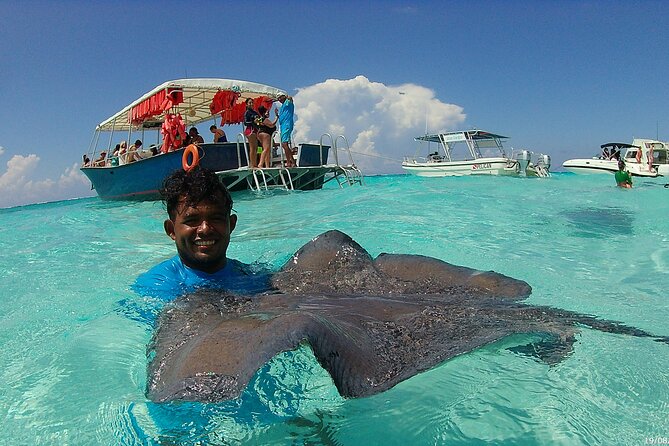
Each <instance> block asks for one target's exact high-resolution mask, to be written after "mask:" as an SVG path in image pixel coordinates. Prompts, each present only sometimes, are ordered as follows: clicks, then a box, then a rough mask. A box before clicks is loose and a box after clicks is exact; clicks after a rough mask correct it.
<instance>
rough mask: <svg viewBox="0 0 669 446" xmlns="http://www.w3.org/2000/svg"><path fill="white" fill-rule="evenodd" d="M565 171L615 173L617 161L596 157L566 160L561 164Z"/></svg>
mask: <svg viewBox="0 0 669 446" xmlns="http://www.w3.org/2000/svg"><path fill="white" fill-rule="evenodd" d="M562 167H564V170H566V171H567V172H573V173H580V174H598V173H606V174H611V173H615V172H616V171H617V170H618V161H616V160H602V159H596V158H590V159H574V160H567V161H565V162H564V163H563V164H562Z"/></svg>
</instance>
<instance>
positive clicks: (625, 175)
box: [616, 161, 632, 189]
mask: <svg viewBox="0 0 669 446" xmlns="http://www.w3.org/2000/svg"><path fill="white" fill-rule="evenodd" d="M616 184H617V185H618V187H623V188H626V189H629V188H631V187H632V176H631V175H630V173H629V172H627V171H626V170H625V162H624V161H618V171H617V172H616Z"/></svg>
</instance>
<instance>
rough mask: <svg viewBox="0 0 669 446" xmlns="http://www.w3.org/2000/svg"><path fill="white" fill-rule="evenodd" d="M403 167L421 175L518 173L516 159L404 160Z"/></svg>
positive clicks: (453, 175)
mask: <svg viewBox="0 0 669 446" xmlns="http://www.w3.org/2000/svg"><path fill="white" fill-rule="evenodd" d="M402 168H403V169H404V170H406V171H407V172H409V173H411V174H413V175H417V176H421V177H457V176H465V175H518V173H519V168H518V162H517V161H516V160H512V159H508V158H479V159H475V160H468V161H436V162H433V161H431V162H418V161H415V160H413V161H411V160H410V161H404V162H403V163H402Z"/></svg>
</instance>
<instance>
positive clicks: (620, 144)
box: [599, 142, 639, 150]
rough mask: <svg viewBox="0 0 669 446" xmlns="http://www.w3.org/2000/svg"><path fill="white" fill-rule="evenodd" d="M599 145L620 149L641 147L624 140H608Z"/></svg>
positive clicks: (604, 147) (603, 147)
mask: <svg viewBox="0 0 669 446" xmlns="http://www.w3.org/2000/svg"><path fill="white" fill-rule="evenodd" d="M599 147H600V148H602V149H608V148H613V149H618V150H621V149H630V148H634V149H638V148H639V146H634V145H632V144H627V143H624V142H607V143H606V144H602V145H601V146H599Z"/></svg>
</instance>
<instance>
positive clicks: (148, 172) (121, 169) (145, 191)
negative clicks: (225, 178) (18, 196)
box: [81, 143, 247, 200]
mask: <svg viewBox="0 0 669 446" xmlns="http://www.w3.org/2000/svg"><path fill="white" fill-rule="evenodd" d="M241 151H243V146H242V145H239V146H238V145H237V144H236V143H221V144H203V145H202V146H201V149H200V163H199V164H200V166H202V167H204V168H207V169H211V170H214V171H216V172H218V171H223V170H237V169H239V168H245V167H246V165H247V164H246V156H245V154H244V153H242V152H241ZM183 152H184V151H183V150H177V151H175V152H169V153H165V154H162V155H156V156H152V157H150V158H147V159H143V160H139V161H135V162H134V163H130V164H125V165H123V166H115V167H83V168H81V171H82V172H83V173H84V174H85V175H86V176H87V177H88V179H89V180H90V181H91V184H92V188H93V189H95V191H96V192H97V194H98V195H99V196H100V198H103V199H105V200H155V199H159V198H160V193H159V190H160V187H161V186H162V182H163V180H164V179H165V177H167V176H168V175H169V174H171V173H172V172H174V171H175V170H178V169H182V168H183V167H182V157H183ZM245 186H246V183H245V182H240V183H238V186H237V187H239V188H245ZM233 190H236V189H233Z"/></svg>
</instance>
